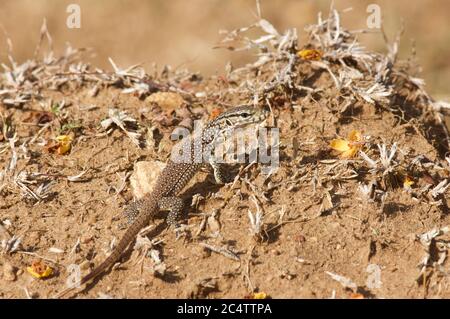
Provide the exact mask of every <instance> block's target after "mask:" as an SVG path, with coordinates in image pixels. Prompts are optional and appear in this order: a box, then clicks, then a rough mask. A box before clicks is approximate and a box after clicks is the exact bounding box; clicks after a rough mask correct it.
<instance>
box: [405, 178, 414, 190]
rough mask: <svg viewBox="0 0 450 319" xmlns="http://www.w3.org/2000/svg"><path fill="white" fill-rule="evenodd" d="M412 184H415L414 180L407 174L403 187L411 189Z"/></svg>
mask: <svg viewBox="0 0 450 319" xmlns="http://www.w3.org/2000/svg"><path fill="white" fill-rule="evenodd" d="M412 185H414V181H413V180H412V179H411V177H409V176H408V175H406V177H405V179H404V180H403V187H404V188H406V189H409V188H411V186H412Z"/></svg>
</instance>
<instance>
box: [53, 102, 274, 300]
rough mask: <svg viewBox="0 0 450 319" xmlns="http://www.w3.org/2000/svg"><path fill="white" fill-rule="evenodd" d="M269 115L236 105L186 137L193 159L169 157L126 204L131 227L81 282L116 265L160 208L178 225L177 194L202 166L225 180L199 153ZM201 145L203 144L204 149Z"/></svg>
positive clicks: (181, 203) (179, 209)
mask: <svg viewBox="0 0 450 319" xmlns="http://www.w3.org/2000/svg"><path fill="white" fill-rule="evenodd" d="M267 115H268V111H267V110H266V109H259V108H253V107H248V106H239V107H235V108H232V109H230V110H228V111H226V112H224V113H222V114H220V115H219V116H218V117H217V118H215V119H214V120H212V121H211V122H209V123H207V124H206V126H205V128H204V129H203V130H202V131H201V133H200V135H199V137H198V138H194V137H191V138H189V139H185V141H187V143H191V146H192V147H191V155H190V160H189V159H188V160H187V161H182V162H178V161H173V160H169V161H168V163H167V165H166V167H165V168H164V169H163V171H162V172H161V174H160V176H159V177H158V179H157V181H156V184H155V187H154V189H153V191H152V192H150V193H149V194H147V195H145V196H144V197H143V198H142V199H140V200H137V201H135V202H133V203H131V204H130V205H129V206H128V207H127V208H126V210H125V214H126V215H127V216H128V218H129V223H130V226H129V228H128V229H127V230H126V232H125V234H124V235H123V237H122V239H121V240H120V241H119V243H118V244H117V246H116V247H114V249H113V251H112V253H111V254H110V255H109V256H108V257H107V258H106V259H105V260H104V261H103V262H102V263H101V264H100V265H98V266H97V267H96V268H94V270H92V271H91V272H90V273H89V274H87V275H86V276H85V277H83V278H82V279H81V281H80V282H79V285H80V286H81V285H83V284H85V283H87V282H89V281H90V280H92V279H94V278H96V277H97V276H98V275H100V274H102V273H103V272H104V271H106V270H108V269H109V268H110V267H111V266H112V265H114V264H115V263H116V262H117V261H118V260H119V259H120V257H121V256H122V253H123V252H124V251H125V249H126V248H127V247H128V245H129V244H130V243H132V242H133V241H134V239H135V238H136V236H137V234H138V233H139V231H140V230H141V229H142V228H144V227H146V226H147V225H148V224H149V222H150V221H151V220H152V218H153V217H154V216H155V214H156V213H158V211H159V210H167V211H169V214H168V216H167V223H168V224H169V225H175V224H176V222H177V220H178V218H179V216H180V213H181V211H182V207H183V202H182V200H181V198H179V197H177V194H178V193H179V192H180V191H181V190H182V189H183V188H184V187H185V186H186V184H187V183H188V182H189V181H190V180H191V178H192V177H193V176H194V175H195V173H196V172H197V171H198V170H199V169H200V168H202V167H205V166H207V165H211V166H212V169H213V171H214V177H215V179H216V182H218V183H220V184H223V183H224V178H223V172H222V166H221V165H218V163H216V162H215V161H214V159H213V158H211V159H210V160H209V161H208V162H207V163H205V162H202V161H198V159H197V158H196V155H195V154H198V152H199V151H200V153H201V154H204V152H207V153H209V154H211V151H213V148H214V145H215V144H216V143H217V141H218V140H219V139H220V138H222V137H223V136H224V135H225V134H227V133H228V132H230V131H231V130H233V129H235V128H238V127H244V126H247V125H250V124H253V123H259V122H262V121H263V120H264V119H265V118H266V117H267ZM198 148H201V150H199V149H198ZM172 152H173V151H172ZM196 152H197V153H196ZM202 152H203V153H202ZM172 155H173V154H172ZM202 158H203V157H202ZM72 289H73V288H68V289H66V290H64V291H62V292H60V293H59V294H58V295H57V296H56V297H61V296H62V295H64V294H65V293H67V292H68V291H70V290H72Z"/></svg>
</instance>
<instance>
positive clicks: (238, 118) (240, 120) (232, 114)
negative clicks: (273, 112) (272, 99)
mask: <svg viewBox="0 0 450 319" xmlns="http://www.w3.org/2000/svg"><path fill="white" fill-rule="evenodd" d="M268 115H269V110H268V109H265V108H256V107H250V106H237V107H234V108H232V109H230V110H228V111H225V112H223V113H222V114H220V115H219V116H218V117H216V118H215V119H214V121H213V122H215V123H216V125H217V124H218V125H219V126H220V127H221V128H223V129H225V130H226V129H234V128H238V127H244V126H247V125H250V124H253V123H260V122H262V121H264V120H265V119H266V118H267V117H268Z"/></svg>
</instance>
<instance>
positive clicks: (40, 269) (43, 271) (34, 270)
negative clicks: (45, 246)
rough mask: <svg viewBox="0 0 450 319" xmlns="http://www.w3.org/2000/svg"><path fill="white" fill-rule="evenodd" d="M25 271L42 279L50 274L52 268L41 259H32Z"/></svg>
mask: <svg viewBox="0 0 450 319" xmlns="http://www.w3.org/2000/svg"><path fill="white" fill-rule="evenodd" d="M27 271H28V272H29V273H30V274H31V275H32V276H33V277H35V278H38V279H43V278H47V277H49V276H51V274H52V273H53V269H52V268H51V267H50V266H48V265H46V264H45V263H43V262H42V261H34V262H33V263H32V264H31V267H27Z"/></svg>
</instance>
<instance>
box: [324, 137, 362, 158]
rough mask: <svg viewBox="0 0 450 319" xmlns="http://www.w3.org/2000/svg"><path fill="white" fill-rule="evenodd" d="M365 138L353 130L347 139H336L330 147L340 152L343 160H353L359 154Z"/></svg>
mask: <svg viewBox="0 0 450 319" xmlns="http://www.w3.org/2000/svg"><path fill="white" fill-rule="evenodd" d="M363 141H364V139H363V136H362V134H361V132H359V131H356V130H352V131H351V132H350V133H349V134H348V138H347V139H334V140H332V141H331V142H330V147H331V148H332V149H334V150H335V151H338V152H339V153H340V154H339V157H340V158H342V159H348V158H352V157H354V156H355V155H356V153H358V151H359V150H360V149H361V147H362V145H363Z"/></svg>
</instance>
